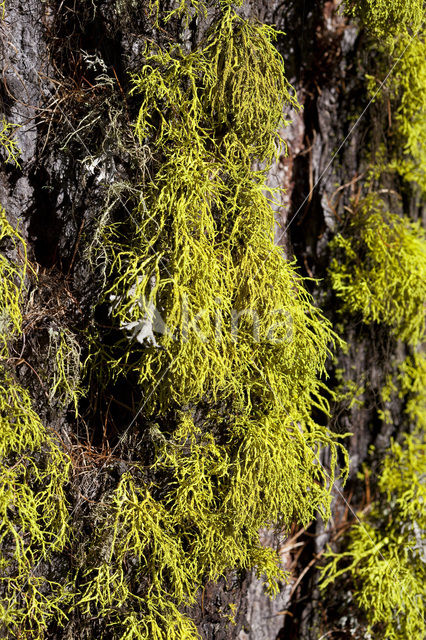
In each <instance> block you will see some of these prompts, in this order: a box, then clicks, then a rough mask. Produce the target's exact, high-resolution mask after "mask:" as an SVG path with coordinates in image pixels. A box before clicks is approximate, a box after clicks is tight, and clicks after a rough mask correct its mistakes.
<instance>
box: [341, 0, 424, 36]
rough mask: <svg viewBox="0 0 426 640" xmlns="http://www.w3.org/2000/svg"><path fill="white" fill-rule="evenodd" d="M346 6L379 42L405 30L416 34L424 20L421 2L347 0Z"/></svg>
mask: <svg viewBox="0 0 426 640" xmlns="http://www.w3.org/2000/svg"><path fill="white" fill-rule="evenodd" d="M346 5H347V7H346V11H347V12H348V13H349V14H350V15H353V16H356V17H357V18H359V19H360V20H361V22H362V24H363V25H364V26H365V27H366V28H367V30H368V31H369V32H370V33H371V34H372V35H373V36H374V37H375V38H377V39H379V40H380V39H384V40H387V41H389V39H392V38H393V37H394V36H395V35H398V34H400V33H404V32H405V31H406V30H407V29H410V30H411V31H412V33H416V32H417V30H418V28H419V27H420V25H421V24H422V22H423V20H424V9H423V0H411V1H410V2H407V1H406V0H347V2H346Z"/></svg>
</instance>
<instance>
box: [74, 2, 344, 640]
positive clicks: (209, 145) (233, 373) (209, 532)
mask: <svg viewBox="0 0 426 640" xmlns="http://www.w3.org/2000/svg"><path fill="white" fill-rule="evenodd" d="M225 4H226V3H225ZM274 37H275V34H274V31H273V30H272V29H271V28H270V27H267V26H265V25H261V24H258V23H253V22H249V21H247V20H244V19H242V18H241V17H239V16H238V15H236V13H235V12H234V10H232V9H230V8H229V7H226V6H224V7H223V9H222V13H221V16H220V18H219V19H218V20H217V22H215V23H214V24H213V26H212V27H211V29H210V31H209V32H208V34H207V35H206V37H205V39H204V41H203V42H202V43H201V44H200V46H199V47H197V48H196V49H194V50H193V51H192V52H190V53H185V52H184V51H183V50H182V48H181V47H179V46H178V45H172V46H170V47H169V48H167V49H163V48H161V47H159V46H156V45H151V44H149V45H148V46H147V49H146V51H145V64H144V65H143V67H142V69H141V71H140V73H138V74H135V75H134V76H133V77H132V80H133V90H132V93H133V95H134V96H135V98H138V99H139V100H140V110H139V115H138V117H137V121H136V127H135V133H136V136H137V137H138V139H139V140H140V143H141V145H142V144H143V145H146V144H150V145H151V148H152V155H153V157H154V159H155V161H154V162H153V166H152V172H151V179H150V180H149V181H147V184H146V185H145V188H144V190H143V191H141V193H140V201H139V205H138V206H137V207H136V209H135V210H134V211H133V213H132V216H131V218H130V219H126V220H125V221H120V220H116V221H115V222H114V224H113V225H111V226H110V228H109V230H107V231H106V232H105V235H104V243H105V244H104V248H105V249H106V251H107V253H108V255H109V260H110V262H109V271H108V272H107V277H108V282H109V286H108V287H106V289H105V291H104V294H103V297H102V299H101V302H103V303H104V304H105V305H109V315H110V320H111V324H112V327H113V328H112V330H111V333H110V335H108V332H107V331H105V328H102V331H101V332H99V335H98V336H97V338H96V340H94V342H93V345H94V350H93V352H92V356H91V359H90V360H89V362H90V363H91V367H92V371H93V369H94V368H95V370H96V371H99V372H102V371H104V370H105V369H106V370H107V372H108V375H109V377H110V378H112V379H114V380H116V379H120V378H121V379H122V378H123V377H125V376H128V377H132V378H133V379H136V380H137V381H138V385H139V389H142V391H143V397H144V403H143V416H144V419H145V420H146V421H148V425H150V426H149V427H148V428H147V431H148V433H150V434H151V436H152V443H153V446H155V462H154V463H153V464H152V465H151V466H150V471H149V473H150V476H151V481H150V482H147V481H146V480H145V475H144V473H143V472H142V468H139V467H138V465H136V466H135V468H134V470H133V472H132V474H127V475H125V476H123V477H122V478H121V481H120V483H119V485H118V487H117V489H116V490H115V491H113V492H112V494H111V496H110V500H109V502H108V504H106V505H105V510H104V511H103V513H102V514H100V516H99V529H98V532H99V537H98V538H97V539H96V540H95V541H94V543H93V549H92V551H91V553H90V557H91V558H94V559H95V560H92V561H91V563H90V565H89V567H87V568H86V577H85V580H86V581H85V583H84V585H83V596H82V598H81V600H80V604H79V606H80V607H81V608H82V611H83V613H84V615H85V616H93V615H98V616H101V617H103V618H104V620H105V622H106V624H108V625H109V626H111V628H113V629H115V633H116V636H114V637H117V638H120V639H122V640H124V638H126V640H127V639H128V638H134V639H136V638H138V639H140V640H142V639H143V640H145V639H148V638H149V639H151V638H158V639H160V638H163V637H167V638H173V639H174V638H176V639H177V638H179V639H180V638H182V639H183V638H185V639H189V638H194V637H197V636H196V632H195V627H194V625H193V623H192V622H191V620H190V619H189V618H188V617H187V616H185V615H183V614H181V613H179V610H180V609H179V608H180V607H182V606H183V605H190V604H192V603H194V601H195V598H196V595H197V590H198V588H199V587H200V586H201V585H202V584H203V582H204V581H205V580H206V579H207V580H208V579H213V580H214V579H216V578H218V577H219V576H221V575H224V574H225V572H226V571H228V570H230V569H237V570H241V569H252V568H254V569H255V570H256V571H257V573H258V575H259V576H263V579H264V581H265V584H266V586H267V589H268V590H269V592H270V593H271V594H273V593H275V592H276V591H277V589H278V583H279V582H280V581H282V580H285V574H284V573H283V572H282V571H281V570H280V568H279V566H278V558H277V555H276V553H275V551H273V550H272V549H266V548H264V547H263V546H262V545H261V544H260V542H259V529H260V528H261V527H264V526H271V525H275V526H278V527H279V528H280V529H282V530H288V528H289V527H290V525H291V523H292V522H294V521H297V522H299V523H302V524H305V525H306V524H308V522H309V521H310V520H311V519H312V518H314V517H315V515H316V512H317V511H319V513H320V514H321V515H322V516H323V518H325V519H327V518H328V517H329V515H330V502H331V495H330V490H331V486H332V483H333V479H334V472H335V468H336V463H337V454H338V451H339V448H340V447H341V445H340V444H339V442H338V439H337V438H336V437H334V436H333V435H332V434H331V433H330V432H329V431H328V430H327V429H326V428H325V427H323V426H321V425H320V424H318V423H316V422H315V421H314V420H313V418H312V411H313V408H314V407H316V408H319V409H320V410H322V411H323V412H325V413H327V411H328V405H327V402H326V400H325V398H324V382H323V381H321V380H320V377H321V376H322V375H325V363H326V359H327V357H328V354H329V349H330V347H331V346H332V345H333V343H335V342H338V338H337V336H336V335H335V334H334V333H333V331H332V330H331V326H330V323H329V322H328V321H327V320H326V319H325V318H324V317H323V316H322V314H321V312H320V311H319V310H318V309H317V308H316V307H315V306H314V304H313V301H312V299H311V297H310V296H309V294H308V293H307V292H306V290H305V289H304V286H303V281H302V279H301V278H300V276H299V275H298V273H297V271H296V269H295V267H294V264H292V263H291V262H289V261H288V260H286V259H285V258H284V256H283V254H282V252H281V249H280V248H279V247H277V246H275V245H274V217H273V211H272V208H271V206H270V205H271V200H272V199H273V198H274V197H276V196H277V195H278V194H274V193H271V192H270V191H269V193H268V189H267V187H266V182H265V181H266V173H267V169H268V166H269V165H270V163H271V162H272V161H273V159H274V157H276V156H277V154H278V153H279V152H280V149H282V148H283V141H280V140H279V139H278V138H277V133H276V132H277V129H278V127H279V125H280V124H282V122H283V107H284V106H285V107H290V106H293V107H294V106H296V104H297V103H296V100H295V98H294V96H293V93H292V89H291V87H290V85H289V84H288V82H287V80H286V78H285V71H284V64H283V61H282V58H281V57H280V56H279V55H278V53H277V51H276V49H275V47H274V44H273V40H274ZM255 160H256V161H257V162H258V163H260V164H261V166H262V167H264V168H263V169H259V170H254V169H253V164H254V161H255ZM130 230H131V231H130ZM156 314H160V315H161V319H162V325H161V327H162V329H161V331H159V332H157V333H156V334H154V331H155V326H154V325H155V322H154V321H155V318H156ZM120 334H121V338H120V339H119V340H117V335H120ZM113 337H115V339H113ZM97 362H100V363H101V366H99V367H97V366H96V364H94V363H97ZM101 380H102V381H104V382H105V378H101ZM324 447H329V448H330V451H331V465H330V468H329V469H325V468H324V466H323V465H322V463H321V452H322V450H323V448H324ZM105 540H108V544H107V545H106V547H105ZM100 560H102V562H101V561H100ZM125 562H126V563H127V566H128V567H132V569H131V570H130V573H131V576H132V577H131V578H129V577H127V575H125V574H124V573H123V566H124V563H125ZM136 621H139V622H138V624H137V623H136Z"/></svg>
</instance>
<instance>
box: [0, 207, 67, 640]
mask: <svg viewBox="0 0 426 640" xmlns="http://www.w3.org/2000/svg"><path fill="white" fill-rule="evenodd" d="M0 225H1V226H0V240H5V241H6V240H7V241H8V242H9V247H8V248H9V249H10V250H15V252H16V253H17V252H18V247H19V248H20V250H21V256H20V257H21V262H20V261H19V260H18V259H17V260H16V262H12V261H11V260H9V259H8V258H6V257H5V256H4V255H0V293H1V296H0V300H1V310H2V311H1V313H2V321H3V325H2V330H1V333H0V340H1V341H0V357H1V362H0V594H1V598H0V600H1V603H0V630H1V631H2V633H8V634H9V637H10V634H13V637H19V636H21V635H22V634H25V637H26V638H32V639H34V640H38V639H40V640H41V639H42V638H44V637H45V631H46V628H47V625H48V623H49V621H50V620H52V619H53V618H54V619H55V620H56V621H57V622H58V623H59V624H60V623H61V622H62V621H63V620H64V619H65V613H64V608H65V602H66V601H67V599H69V594H68V592H67V589H66V588H65V586H64V585H60V584H58V583H56V582H55V581H54V580H52V579H51V578H50V577H48V576H47V575H46V572H45V571H44V570H42V569H41V566H42V565H44V566H46V564H44V563H48V562H49V560H50V559H51V558H52V556H53V555H54V554H55V553H56V552H60V551H63V549H64V547H65V545H66V544H67V542H68V540H69V534H70V530H69V524H68V523H69V514H68V505H67V500H66V497H65V485H66V483H67V481H68V477H69V471H70V460H69V458H68V456H67V455H66V454H64V453H63V452H62V450H61V449H60V447H59V446H58V443H57V442H56V441H55V438H54V437H53V435H52V434H51V433H49V432H48V430H47V429H46V428H45V427H44V426H43V425H42V423H41V421H40V418H39V416H38V415H37V414H36V413H35V411H34V410H33V408H32V403H31V398H30V396H29V394H28V392H27V391H26V390H25V389H24V388H23V387H22V386H21V385H20V384H19V383H18V381H17V380H16V379H15V378H14V377H13V375H12V373H11V370H10V369H9V364H8V360H9V359H10V353H9V346H10V344H11V343H12V342H13V340H16V339H17V338H18V337H19V336H20V335H21V334H22V306H23V293H24V287H25V273H26V267H27V257H26V251H25V242H24V240H23V238H22V237H21V236H20V234H19V232H18V231H17V230H16V229H15V228H13V227H12V225H10V223H9V222H8V221H7V219H6V215H5V213H4V211H3V210H1V212H0Z"/></svg>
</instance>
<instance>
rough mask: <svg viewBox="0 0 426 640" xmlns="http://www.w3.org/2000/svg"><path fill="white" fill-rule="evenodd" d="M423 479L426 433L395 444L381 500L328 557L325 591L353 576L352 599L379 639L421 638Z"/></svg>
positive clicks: (424, 582)
mask: <svg viewBox="0 0 426 640" xmlns="http://www.w3.org/2000/svg"><path fill="white" fill-rule="evenodd" d="M425 474H426V445H425V441H424V433H422V432H420V431H417V433H415V434H414V435H406V436H405V438H404V441H403V443H402V444H398V443H396V442H393V443H392V445H391V448H390V450H389V451H388V453H387V455H386V457H385V460H384V463H383V467H382V471H381V475H380V478H379V483H378V489H379V492H380V498H378V499H377V500H376V501H375V502H374V503H373V505H372V508H371V510H370V512H369V513H368V514H364V515H361V520H360V522H359V523H356V524H354V525H353V526H352V527H351V530H350V534H349V545H348V547H347V550H346V551H344V552H342V553H331V552H330V553H329V554H328V562H327V564H326V566H325V568H324V570H323V576H322V582H321V589H323V590H324V589H326V588H327V587H329V586H330V584H332V583H333V582H334V581H335V580H337V579H338V578H339V576H342V575H344V574H347V575H349V576H350V577H351V579H352V581H353V584H354V590H353V594H354V597H355V600H356V602H357V604H358V606H359V607H360V608H361V609H362V610H363V611H364V613H365V615H366V616H367V620H368V623H369V631H370V632H373V633H374V637H377V638H379V637H380V638H383V637H385V638H388V639H389V640H409V639H412V640H422V639H423V638H424V636H425V631H426V628H425V622H424V604H423V603H424V598H425V595H426V589H425V585H426V571H425V562H424V560H425V559H424V544H425V531H426V516H425V514H426V510H425V501H426V490H425V485H424V477H425ZM376 633H377V634H378V635H376Z"/></svg>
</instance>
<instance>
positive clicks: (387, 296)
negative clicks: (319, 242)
mask: <svg viewBox="0 0 426 640" xmlns="http://www.w3.org/2000/svg"><path fill="white" fill-rule="evenodd" d="M330 250H331V252H332V255H333V258H332V261H331V263H330V268H329V273H330V278H331V284H332V287H333V289H334V291H335V292H336V295H337V296H338V298H339V299H340V300H341V303H342V306H341V309H342V311H345V312H349V313H352V314H354V313H359V314H361V316H362V319H363V321H364V322H365V323H366V324H370V323H372V322H376V323H383V324H384V325H386V326H387V327H389V329H390V331H391V332H392V333H393V334H394V335H395V336H396V337H397V338H398V339H400V340H403V341H406V342H408V343H410V344H417V343H418V342H419V341H420V340H421V338H422V336H423V335H424V328H425V313H424V301H425V296H426V237H425V233H424V230H423V229H422V228H421V227H420V225H419V223H417V222H412V221H410V220H409V219H408V218H406V217H403V216H399V215H396V214H392V213H390V212H389V211H388V210H387V206H386V204H385V203H384V201H383V200H381V199H380V197H378V196H377V195H375V194H370V195H368V196H366V197H365V198H363V199H362V200H361V201H360V202H359V203H358V204H357V206H356V207H355V208H354V210H353V214H352V215H351V217H350V218H349V220H348V221H347V224H346V226H345V228H344V230H342V232H341V233H340V234H338V235H337V236H336V237H335V238H334V239H333V240H332V242H331V243H330Z"/></svg>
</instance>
